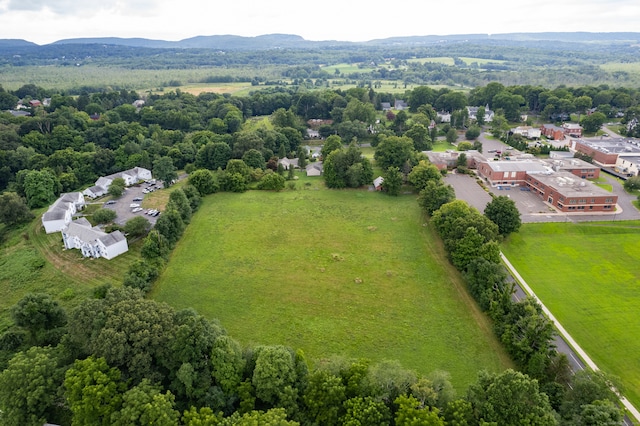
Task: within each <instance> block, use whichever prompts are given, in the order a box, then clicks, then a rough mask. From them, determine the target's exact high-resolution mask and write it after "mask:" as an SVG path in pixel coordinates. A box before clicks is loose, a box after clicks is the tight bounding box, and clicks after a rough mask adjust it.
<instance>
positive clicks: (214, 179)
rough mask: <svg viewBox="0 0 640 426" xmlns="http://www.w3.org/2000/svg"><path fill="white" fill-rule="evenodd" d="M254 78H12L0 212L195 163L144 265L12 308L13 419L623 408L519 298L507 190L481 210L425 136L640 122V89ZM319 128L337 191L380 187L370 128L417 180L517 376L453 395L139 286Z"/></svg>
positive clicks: (276, 177)
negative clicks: (465, 197) (119, 277)
mask: <svg viewBox="0 0 640 426" xmlns="http://www.w3.org/2000/svg"><path fill="white" fill-rule="evenodd" d="M260 89H261V90H256V91H255V92H253V93H251V94H250V95H249V96H246V97H234V96H223V95H217V94H212V93H202V94H200V95H198V96H195V95H191V94H188V93H184V92H181V91H179V90H176V91H172V92H168V93H164V94H161V95H150V96H144V97H143V96H141V95H140V94H138V93H136V92H133V91H127V90H121V91H101V92H94V93H89V92H83V93H80V94H79V95H78V96H71V95H69V94H68V93H54V92H51V91H48V90H47V89H46V88H42V87H39V86H35V85H25V86H23V87H21V88H19V89H17V90H15V91H8V90H0V110H12V111H14V112H15V111H16V108H17V105H18V103H20V104H21V105H23V106H24V107H25V108H23V109H19V110H18V111H25V112H28V113H29V115H26V116H14V115H13V114H12V113H10V112H4V113H2V114H0V190H2V191H3V193H2V203H1V208H0V221H2V222H3V223H4V226H7V227H11V226H19V224H20V223H23V222H25V221H27V222H28V221H30V220H34V219H33V214H32V212H31V210H32V209H37V208H41V207H45V206H47V205H49V204H50V203H51V202H52V201H54V200H55V199H56V197H57V196H58V195H59V194H60V193H62V192H67V191H75V190H80V189H82V188H85V187H87V186H90V185H92V184H93V182H94V181H95V180H96V178H97V177H99V176H104V175H108V174H110V173H113V172H117V171H121V170H125V169H128V168H131V167H136V166H140V167H145V168H149V169H151V170H152V171H153V174H154V176H155V177H157V178H158V179H160V180H163V181H164V182H165V184H166V185H167V186H169V185H170V184H171V182H172V181H173V179H175V177H176V171H177V170H185V171H186V172H187V173H188V174H189V178H188V185H186V186H184V187H183V188H181V189H178V190H175V191H173V192H172V193H171V196H170V198H169V201H168V204H167V206H166V210H165V211H164V212H163V214H162V216H161V217H160V218H159V219H158V222H157V223H156V226H155V227H154V229H153V230H151V231H148V229H144V227H143V229H142V231H141V233H142V234H143V235H144V234H146V236H145V237H144V244H143V245H142V248H141V253H140V260H139V261H137V262H135V263H134V264H133V265H132V266H131V268H130V269H129V270H128V271H126V274H125V278H124V281H123V286H122V287H120V286H118V288H111V287H109V286H103V287H100V288H96V289H95V291H94V294H93V297H92V298H89V299H87V300H85V301H83V302H82V303H81V304H80V305H79V306H77V307H76V308H75V309H73V310H70V311H66V310H65V309H63V308H62V307H61V306H60V305H59V304H58V302H57V301H56V300H54V299H53V298H52V297H51V296H49V295H46V294H40V293H38V294H28V295H26V296H25V297H24V298H23V299H22V300H20V301H19V302H18V303H17V304H16V305H15V306H14V307H13V308H12V309H11V320H12V324H13V325H12V326H11V327H9V328H8V329H6V330H2V333H3V334H2V335H1V336H0V366H1V369H2V370H3V372H2V373H1V374H0V410H1V414H0V419H1V420H2V423H3V424H7V425H30V424H33V425H41V424H43V422H44V421H48V422H53V423H59V424H65V425H66V424H152V423H153V424H167V425H177V424H185V425H215V424H243V425H245V424H246V425H249V424H303V425H316V424H317V425H320V424H323V425H325V424H345V425H375V424H380V425H383V424H397V425H409V424H412V425H416V424H420V425H430V424H433V425H444V424H447V425H480V424H496V425H509V424H525V423H526V424H532V425H552V424H568V425H583V424H619V423H620V421H621V416H622V414H621V409H620V408H619V402H618V400H617V396H616V395H615V393H614V392H613V391H612V390H611V389H610V384H611V382H610V379H609V378H607V377H605V376H604V375H602V374H599V373H597V374H596V373H593V372H583V373H578V374H576V375H572V374H570V371H569V368H568V365H567V360H566V358H565V357H564V356H563V355H560V354H558V353H557V352H556V351H555V349H554V347H553V345H552V344H551V338H552V337H553V333H554V331H553V327H552V325H551V324H550V322H549V321H548V320H547V319H546V317H544V316H542V315H541V309H540V306H539V305H538V304H537V303H536V302H535V301H533V300H532V299H525V300H523V301H520V302H513V301H512V300H511V297H510V296H511V292H512V287H511V284H509V283H508V281H507V278H506V275H505V273H504V271H503V269H502V267H501V266H500V263H499V259H498V241H500V238H502V236H504V235H508V234H509V233H510V232H515V231H517V229H518V227H519V217H518V216H517V215H513V214H512V212H513V206H512V205H511V204H510V202H509V200H505V199H504V197H498V198H496V200H494V201H495V203H492V206H491V208H488V209H487V212H486V213H485V214H484V215H483V214H481V213H479V212H478V211H477V210H475V209H472V208H470V207H469V206H467V205H466V204H465V203H463V202H461V201H456V200H454V199H453V191H452V190H451V188H450V187H448V186H447V185H445V184H444V182H443V179H442V175H441V172H440V171H438V170H437V169H436V168H435V166H433V165H431V164H429V163H428V162H427V161H426V158H425V156H424V155H422V154H420V151H424V150H428V149H430V148H431V146H432V144H433V142H434V141H435V140H436V139H437V138H438V137H439V136H445V135H450V134H451V132H453V135H454V136H457V134H458V133H463V132H464V131H467V132H468V131H469V130H470V129H474V128H478V127H479V126H482V125H484V124H485V123H482V122H472V121H470V119H469V117H468V113H467V110H466V106H468V105H474V106H480V107H481V108H487V107H488V108H490V109H492V110H495V111H496V118H495V119H494V121H493V122H492V123H491V124H490V126H491V130H492V131H493V132H494V133H495V134H496V135H498V136H502V135H504V134H506V132H507V131H508V130H509V128H510V126H511V124H513V123H514V122H519V120H520V119H521V118H520V114H521V113H524V112H527V113H529V115H536V116H539V117H540V119H541V120H543V121H555V120H558V119H560V118H561V117H562V116H563V114H567V115H568V114H579V115H580V116H581V122H582V123H583V125H585V127H586V126H592V127H593V128H595V130H597V129H598V128H599V126H600V124H602V122H604V121H605V120H608V119H610V118H615V117H617V118H618V119H620V120H622V122H623V123H632V121H633V119H634V118H638V117H639V116H640V107H639V106H638V105H639V102H640V91H638V90H634V89H628V88H622V87H609V86H606V85H599V86H581V87H575V88H571V87H565V86H561V87H557V88H555V89H546V88H544V87H542V86H504V85H502V84H500V83H496V82H493V83H489V84H487V85H486V86H479V87H477V88H475V89H473V90H471V91H470V93H468V94H465V93H462V92H456V91H452V90H450V89H433V88H430V87H427V86H420V87H417V88H415V89H412V90H407V91H406V92H405V93H403V94H402V95H401V96H398V95H397V94H396V95H394V94H390V93H382V92H376V90H374V88H370V87H359V88H353V89H349V90H346V91H342V90H329V89H320V90H298V89H297V88H296V89H291V90H287V89H283V88H260ZM45 99H46V100H47V101H46V104H45ZM396 99H403V100H405V101H406V102H407V104H408V108H407V110H400V111H397V110H396V111H389V112H384V113H383V112H382V111H381V106H382V103H383V102H390V103H393V101H394V100H396ZM141 100H144V102H140V101H141ZM30 101H37V102H30ZM436 111H448V112H451V114H452V122H451V123H438V121H439V120H438V118H437V114H436ZM478 116H479V117H482V114H478ZM265 118H266V119H265ZM314 119H317V120H319V121H313V120H314ZM310 120H312V121H310ZM528 120H532V118H528ZM510 122H511V124H510ZM314 123H320V124H318V125H316V124H314ZM434 123H435V124H437V126H436V127H433V126H432V124H434ZM598 123H599V124H598ZM310 126H311V127H314V128H315V129H316V130H317V131H318V133H319V134H320V135H321V136H322V137H323V138H326V140H325V143H324V146H323V150H322V157H323V160H324V161H323V163H324V167H325V177H324V179H325V183H326V185H327V186H328V187H329V188H345V187H360V186H362V185H363V184H367V183H368V182H371V179H372V177H373V165H372V164H371V162H370V161H369V160H368V159H366V158H364V157H362V155H361V153H360V148H359V146H358V143H362V142H370V143H371V144H372V146H374V147H375V148H376V150H375V155H374V159H375V166H376V167H379V168H380V169H381V171H382V173H383V174H384V175H385V182H386V183H385V190H386V191H387V192H388V193H389V194H390V195H394V194H398V192H399V188H400V186H401V185H402V184H403V182H406V185H410V186H411V187H412V189H413V190H414V191H415V192H416V193H418V194H419V196H418V202H419V204H420V206H421V207H422V208H423V209H424V211H425V213H426V214H427V215H428V216H429V217H430V223H431V225H432V226H433V227H434V228H435V229H436V231H437V233H438V234H439V235H440V237H441V239H442V241H443V244H444V247H445V250H446V252H447V254H448V256H449V260H450V261H451V263H452V264H453V265H454V266H455V267H456V268H457V269H458V270H460V271H461V273H462V274H463V276H464V277H465V280H466V282H467V285H468V289H469V292H470V294H472V295H473V297H474V298H475V299H476V300H477V302H478V304H479V306H480V307H481V308H482V309H483V310H484V311H486V313H487V315H488V316H489V317H490V318H491V319H492V321H493V323H494V332H495V334H496V335H497V336H498V338H499V339H500V340H501V342H502V343H503V344H504V345H505V348H506V350H507V352H508V353H509V354H510V355H511V356H512V358H513V360H514V363H515V365H517V366H518V369H519V370H520V371H513V370H507V371H504V372H502V373H498V374H490V373H487V372H479V374H478V378H477V381H476V383H475V384H473V385H472V386H470V387H469V389H468V390H467V392H466V394H464V395H455V393H454V392H453V390H452V387H451V385H450V383H449V382H448V379H447V374H446V373H445V372H433V373H432V374H430V375H427V376H424V377H422V376H420V375H418V374H416V373H415V372H413V371H410V370H407V369H404V368H403V367H402V366H401V365H399V364H398V363H396V362H384V363H379V364H374V363H371V362H369V361H367V360H364V359H358V360H353V359H342V358H338V357H334V358H331V359H327V360H313V362H311V360H306V359H305V356H304V354H303V353H301V352H300V351H296V350H295V348H293V349H292V348H287V347H283V346H259V347H246V348H243V347H241V346H240V345H239V344H238V342H236V341H235V340H234V339H233V336H229V335H228V334H227V333H226V332H225V330H224V325H223V324H219V323H218V322H217V321H215V320H211V319H206V318H204V317H202V316H201V315H199V314H198V313H196V312H194V311H193V310H183V311H176V310H174V309H173V308H171V307H169V306H167V305H164V304H161V303H158V302H155V301H153V300H150V299H147V298H145V294H146V293H147V292H148V291H149V289H150V288H151V286H152V285H153V282H154V280H155V279H156V278H157V276H158V274H159V273H160V272H161V271H162V268H163V267H164V265H165V263H166V262H167V259H168V256H169V253H170V250H171V249H172V248H173V247H174V246H175V245H176V244H177V242H178V241H179V239H180V237H181V235H182V232H183V231H184V229H185V227H186V226H188V223H189V221H190V218H191V215H192V213H193V211H195V210H196V209H197V208H198V206H199V202H200V199H201V197H206V196H207V195H209V194H212V193H214V192H217V191H230V192H240V191H245V190H247V189H249V188H252V189H253V188H255V189H262V190H282V189H283V188H284V186H285V181H286V178H285V171H284V170H283V168H282V167H281V166H280V167H279V166H278V162H277V160H278V159H282V158H284V157H289V158H293V157H296V158H299V159H300V161H302V163H303V164H304V163H305V162H307V161H309V162H310V161H314V159H313V158H309V157H308V154H309V153H308V152H307V150H306V148H305V147H304V144H305V138H306V137H307V129H308V127H310ZM635 131H636V130H635V129H631V130H629V132H630V133H633V132H635ZM345 145H348V147H345ZM468 145H469V147H472V144H471V143H469V144H468ZM532 149H534V150H535V149H536V148H532ZM534 153H535V152H534ZM461 167H462V165H461ZM462 168H463V167H462ZM461 170H462V169H461ZM511 203H512V202H511ZM505 218H506V219H505ZM35 220H39V219H35ZM127 225H129V224H127ZM131 228H132V229H133V226H131ZM147 232H148V234H147ZM310 365H313V367H310Z"/></svg>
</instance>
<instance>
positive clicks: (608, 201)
mask: <svg viewBox="0 0 640 426" xmlns="http://www.w3.org/2000/svg"><path fill="white" fill-rule="evenodd" d="M604 202H605V203H613V198H607V199H605V200H604Z"/></svg>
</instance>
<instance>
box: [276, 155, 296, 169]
mask: <svg viewBox="0 0 640 426" xmlns="http://www.w3.org/2000/svg"><path fill="white" fill-rule="evenodd" d="M278 164H282V167H284V169H285V170H289V168H290V167H293V168H294V169H297V168H299V167H298V158H286V157H285V158H280V159H279V160H278Z"/></svg>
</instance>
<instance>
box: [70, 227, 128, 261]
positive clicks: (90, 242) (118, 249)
mask: <svg viewBox="0 0 640 426" xmlns="http://www.w3.org/2000/svg"><path fill="white" fill-rule="evenodd" d="M62 241H63V242H64V247H65V248H67V249H79V250H80V251H81V252H82V255H83V256H84V257H95V258H98V257H104V258H105V259H109V260H111V259H113V258H114V257H116V256H118V255H120V254H122V253H125V252H127V251H128V250H129V246H128V244H127V239H126V238H125V236H124V235H123V234H122V232H120V231H114V232H111V233H110V234H107V233H106V232H103V231H101V230H99V229H97V228H93V227H91V224H90V223H89V221H88V220H87V219H85V218H80V219H77V220H74V221H73V222H71V223H70V224H69V225H67V226H66V227H65V228H64V229H63V230H62Z"/></svg>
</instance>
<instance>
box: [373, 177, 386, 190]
mask: <svg viewBox="0 0 640 426" xmlns="http://www.w3.org/2000/svg"><path fill="white" fill-rule="evenodd" d="M383 182H384V178H383V177H382V176H378V177H377V178H375V179H374V180H373V189H375V190H376V191H382V183H383Z"/></svg>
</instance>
